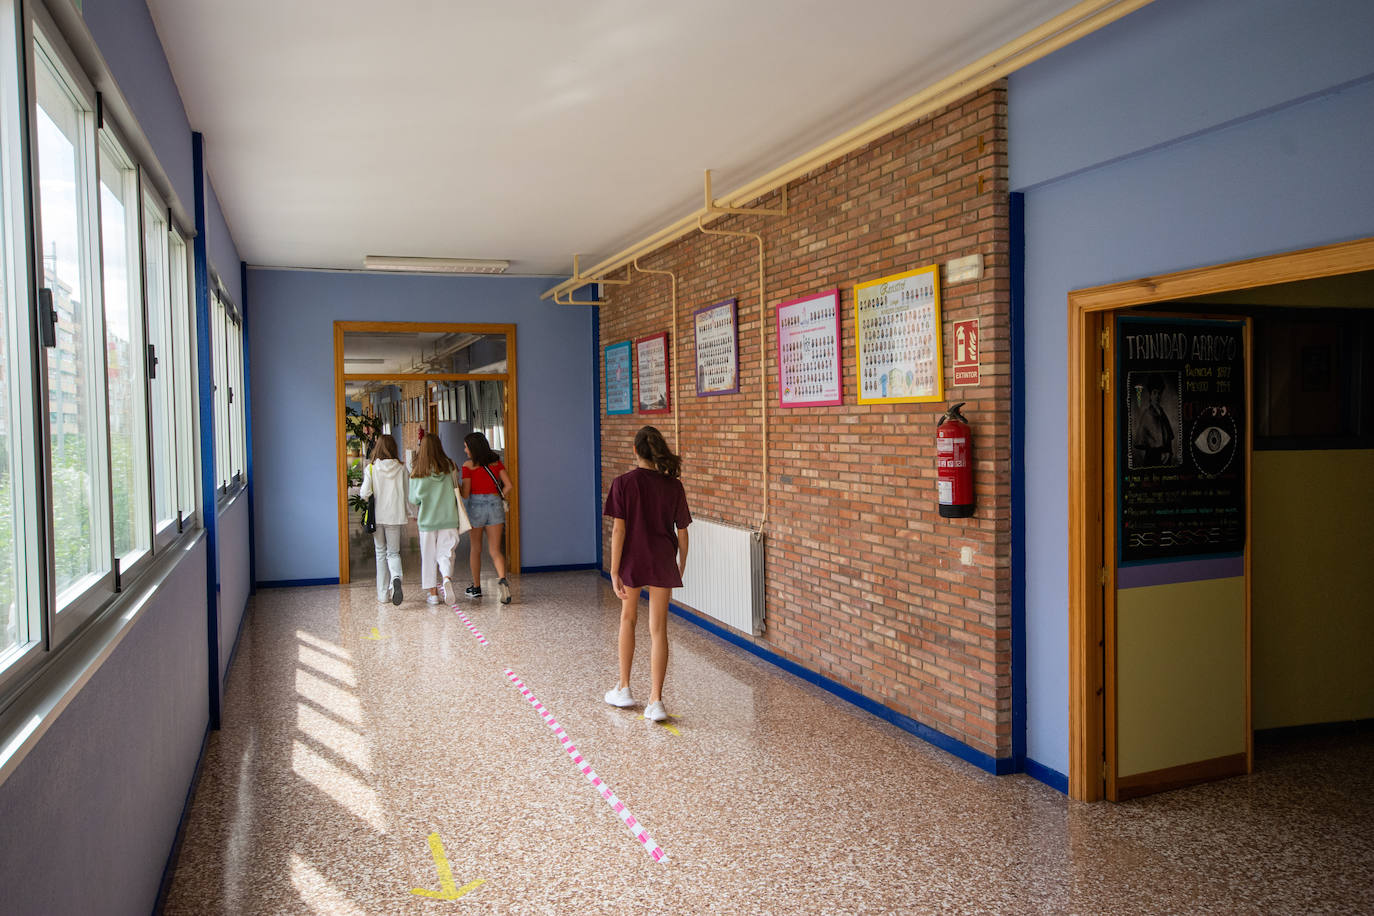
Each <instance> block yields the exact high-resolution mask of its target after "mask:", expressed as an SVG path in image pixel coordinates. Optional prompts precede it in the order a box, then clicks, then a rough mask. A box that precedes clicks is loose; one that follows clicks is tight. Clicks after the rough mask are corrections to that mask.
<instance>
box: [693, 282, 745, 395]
mask: <svg viewBox="0 0 1374 916" xmlns="http://www.w3.org/2000/svg"><path fill="white" fill-rule="evenodd" d="M692 317H693V320H694V323H695V324H696V331H697V397H703V396H705V395H710V394H736V393H737V392H738V391H739V333H738V332H737V330H736V328H737V327H738V321H737V318H738V309H737V305H736V302H735V300H734V299H726V300H725V301H724V302H717V303H716V304H715V305H708V306H704V307H702V308H699V309H697V310H696V311H695V312H693V313H692Z"/></svg>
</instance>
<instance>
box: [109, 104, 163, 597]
mask: <svg viewBox="0 0 1374 916" xmlns="http://www.w3.org/2000/svg"><path fill="white" fill-rule="evenodd" d="M97 146H98V147H99V148H102V153H103V154H104V155H109V156H112V157H118V160H119V163H120V166H121V167H122V168H123V169H125V170H126V171H128V172H129V173H131V176H132V178H133V182H132V188H131V190H132V191H133V198H134V199H133V201H132V204H131V203H130V202H128V201H126V202H125V211H126V212H125V220H124V221H125V231H126V232H128V233H131V234H132V235H134V236H136V237H135V238H133V239H132V242H133V243H134V244H133V245H131V246H129V251H128V252H126V254H127V255H128V256H129V265H128V267H129V273H130V276H129V277H128V286H129V289H128V294H129V311H130V313H131V314H130V323H131V325H132V326H133V327H135V328H136V330H137V333H138V339H137V340H136V341H131V342H130V343H131V345H132V348H133V353H132V358H131V360H130V367H129V368H130V372H131V374H132V386H131V387H132V389H133V398H134V404H135V407H134V412H135V415H136V416H135V427H136V429H135V433H136V435H135V436H134V437H133V441H134V443H135V447H136V449H141V454H139V453H138V452H137V451H136V452H135V454H134V455H133V456H132V457H133V459H134V465H135V467H136V468H137V469H139V470H141V472H142V478H143V486H142V492H141V493H135V494H133V498H131V500H130V505H131V508H132V510H133V519H132V522H133V526H134V527H135V528H142V541H143V544H142V546H135V547H134V548H133V549H132V550H130V551H128V552H127V553H125V554H124V555H123V556H120V557H116V558H115V559H116V560H118V562H119V576H120V579H121V580H124V579H127V578H129V577H130V576H134V575H137V572H138V570H140V569H141V568H142V567H143V566H144V565H146V564H147V563H149V562H151V561H152V557H153V550H152V548H153V544H154V542H155V540H156V532H155V530H154V521H155V520H154V513H153V493H152V487H153V475H152V467H153V464H152V452H151V446H152V439H151V431H150V427H151V425H152V424H151V422H150V420H151V415H150V399H149V391H148V349H147V346H148V307H147V299H146V292H147V291H146V288H145V285H144V264H143V180H142V174H141V172H142V170H141V169H140V168H139V167H138V164H137V163H136V162H135V161H134V158H133V156H131V155H129V153H128V152H127V150H128V144H127V143H125V142H124V138H123V137H122V136H120V133H119V131H118V129H117V128H115V127H114V125H112V124H110V123H108V122H106V123H105V124H104V125H103V126H102V127H101V128H100V130H99V131H98V134H97ZM97 161H98V162H99V160H97ZM101 180H102V181H103V180H104V176H103V175H102V176H101ZM131 205H132V207H133V213H132V214H130V213H129V212H128V210H129V207H130V206H131ZM101 225H102V227H103V225H104V214H103V213H102V214H101ZM101 246H102V247H101V260H102V263H103V261H104V256H105V253H104V252H105V249H104V247H103V246H104V235H103V233H102V235H101ZM104 276H105V274H104V271H103V270H102V271H101V281H102V283H103V282H104ZM106 292H107V291H104V288H103V286H102V297H101V298H102V302H103V301H104V299H105V293H106ZM106 331H107V333H108V327H107V328H106ZM107 340H108V338H107ZM106 349H107V353H108V344H107V345H106ZM107 359H108V356H107ZM108 381H109V379H108V375H107V376H106V384H107V385H108ZM108 404H109V400H108V388H107V392H106V405H107V419H108ZM108 435H109V438H108V439H107V440H106V443H107V446H109V447H110V452H109V454H110V460H111V468H110V474H111V479H110V496H111V500H113V498H114V466H113V442H114V436H113V430H112V429H111V431H110V432H109V433H108ZM139 459H141V461H140V460H139ZM139 497H141V499H139ZM137 502H142V504H143V505H142V507H141V508H138V507H137V506H136V505H135V503H137ZM111 513H112V517H111V519H110V525H111V530H113V527H114V518H113V502H112V503H111Z"/></svg>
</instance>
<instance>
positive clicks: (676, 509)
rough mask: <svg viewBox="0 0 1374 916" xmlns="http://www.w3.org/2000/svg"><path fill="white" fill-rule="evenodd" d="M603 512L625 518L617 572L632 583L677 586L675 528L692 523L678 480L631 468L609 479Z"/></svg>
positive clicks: (630, 584)
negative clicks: (609, 484)
mask: <svg viewBox="0 0 1374 916" xmlns="http://www.w3.org/2000/svg"><path fill="white" fill-rule="evenodd" d="M604 514H605V515H609V516H611V517H612V518H621V519H624V520H625V546H624V547H623V548H621V551H620V578H621V579H622V580H623V581H624V582H625V584H626V585H628V586H630V587H632V588H640V587H643V586H645V585H657V586H661V587H663V588H680V587H681V586H682V576H681V574H679V573H678V571H677V529H679V528H686V527H687V526H688V525H690V524H691V523H692V513H691V512H690V511H689V510H688V508H687V491H686V490H684V489H683V488H682V481H680V480H678V479H677V478H676V477H669V476H668V475H667V474H660V473H659V472H658V471H651V470H649V469H648V468H635V469H634V470H633V471H630V472H629V473H627V474H621V475H620V476H619V477H617V478H616V479H615V480H613V481H611V492H610V493H609V494H608V495H607V496H606V509H605V512H604Z"/></svg>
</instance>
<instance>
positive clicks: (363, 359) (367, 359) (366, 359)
mask: <svg viewBox="0 0 1374 916" xmlns="http://www.w3.org/2000/svg"><path fill="white" fill-rule="evenodd" d="M344 362H346V363H384V362H386V360H385V359H384V358H382V357H380V356H345V357H344Z"/></svg>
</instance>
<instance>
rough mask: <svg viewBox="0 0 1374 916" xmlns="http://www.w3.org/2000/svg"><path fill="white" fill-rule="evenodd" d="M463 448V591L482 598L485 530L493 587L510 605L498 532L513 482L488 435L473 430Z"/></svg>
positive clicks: (466, 438) (503, 527) (503, 524)
mask: <svg viewBox="0 0 1374 916" xmlns="http://www.w3.org/2000/svg"><path fill="white" fill-rule="evenodd" d="M463 450H464V451H465V452H467V453H468V460H467V461H465V462H463V486H462V494H463V508H464V509H465V510H467V514H468V521H470V522H471V523H472V530H471V531H469V532H468V546H469V548H470V552H469V555H468V559H469V562H470V564H471V566H472V584H471V585H469V586H468V587H467V589H466V590H465V592H466V594H467V596H468V597H469V598H481V597H482V536H483V532H486V539H487V545H488V547H489V549H490V550H491V563H492V565H493V566H495V567H496V589H497V592H498V593H499V595H500V596H501V603H502V604H510V583H508V582H507V581H506V555H505V553H504V552H503V548H502V546H501V545H502V541H501V534H502V532H503V531H504V530H505V527H506V509H505V505H504V504H503V503H502V499H510V495H511V493H513V492H515V484H513V483H511V480H510V475H509V474H507V473H506V466H505V465H504V464H502V463H501V459H500V457H499V456H498V455H497V454H496V453H495V452H493V451H492V450H491V445H490V444H489V443H488V442H487V437H486V436H484V435H482V434H481V433H477V432H472V433H468V434H467V435H466V436H464V437H463Z"/></svg>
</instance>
